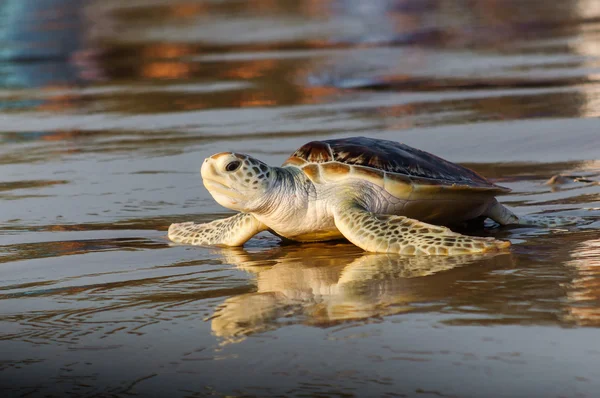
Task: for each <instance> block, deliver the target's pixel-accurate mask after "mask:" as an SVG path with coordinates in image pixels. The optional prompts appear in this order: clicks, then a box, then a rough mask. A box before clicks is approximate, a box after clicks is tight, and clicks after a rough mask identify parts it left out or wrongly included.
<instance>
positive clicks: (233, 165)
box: [225, 160, 242, 172]
mask: <svg viewBox="0 0 600 398" xmlns="http://www.w3.org/2000/svg"><path fill="white" fill-rule="evenodd" d="M241 165H242V162H240V161H239V160H234V161H233V162H229V163H227V166H225V171H229V172H232V171H236V170H237V169H239V168H240V166H241Z"/></svg>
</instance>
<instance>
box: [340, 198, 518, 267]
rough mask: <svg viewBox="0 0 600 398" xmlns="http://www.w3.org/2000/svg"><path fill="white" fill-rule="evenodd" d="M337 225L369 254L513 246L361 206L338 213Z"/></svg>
mask: <svg viewBox="0 0 600 398" xmlns="http://www.w3.org/2000/svg"><path fill="white" fill-rule="evenodd" d="M334 217H335V225H336V227H337V228H338V229H339V230H340V232H341V233H342V234H343V235H344V236H345V237H346V239H348V240H349V241H350V242H352V243H354V244H355V245H356V246H358V247H360V248H362V249H364V250H366V251H369V252H379V253H398V254H410V255H413V254H414V255H453V254H468V253H485V252H493V251H499V250H501V249H504V248H507V247H509V246H510V242H503V241H499V240H496V239H493V238H481V237H475V236H466V235H461V234H459V233H456V232H452V231H451V230H450V229H448V228H445V227H440V226H437V225H431V224H427V223H424V222H421V221H418V220H414V219H412V218H408V217H403V216H393V215H379V214H374V213H371V212H369V211H367V210H365V209H364V208H362V207H361V206H359V205H357V204H349V205H347V206H342V207H341V208H339V209H337V210H336V211H334Z"/></svg>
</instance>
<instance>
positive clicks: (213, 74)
mask: <svg viewBox="0 0 600 398" xmlns="http://www.w3.org/2000/svg"><path fill="white" fill-rule="evenodd" d="M451 3H452V5H450V3H449V2H443V1H437V0H427V1H417V0H405V1H402V0H398V1H387V2H386V1H376V2H367V1H364V2H360V1H352V0H337V1H334V0H329V1H312V0H304V1H296V2H288V1H267V0H255V1H251V2H238V1H219V2H209V1H191V0H187V1H182V0H177V1H168V0H152V1H147V0H144V1H141V0H139V1H137V0H136V1H128V2H120V1H112V0H109V1H90V2H85V3H84V2H78V1H75V0H8V1H5V2H3V3H2V4H0V15H2V17H3V18H2V19H1V20H0V21H1V22H0V59H1V62H0V82H1V88H0V98H1V102H0V106H1V108H0V121H1V123H0V393H1V394H2V396H7V397H12V396H42V395H44V396H126V395H141V396H165V397H166V396H168V397H173V396H188V397H192V396H207V395H213V396H272V395H279V396H283V395H285V396H319V397H322V396H364V395H367V394H370V395H389V396H414V395H418V396H452V397H477V396H505V397H515V396H523V397H532V396H545V397H550V396H555V397H594V396H597V394H598V391H600V381H599V380H600V366H599V365H600V349H599V348H598V344H597V340H598V339H597V336H598V332H599V329H598V328H599V327H600V232H599V229H600V184H598V181H600V133H599V131H600V123H599V122H598V119H597V116H598V115H600V82H599V81H598V77H599V76H600V73H599V72H600V45H599V44H598V43H599V39H600V33H599V32H600V6H599V5H598V4H597V2H595V1H592V0H579V1H578V0H568V1H562V2H548V1H545V0H544V1H542V0H537V1H527V2H522V1H512V0H511V1H508V0H507V1H501V2H498V1H491V0H490V1H486V0H479V1H476V2H472V1H457V2H451ZM125 4H126V5H125ZM352 135H366V136H372V137H379V138H385V139H392V140H396V141H403V142H405V143H407V144H409V145H413V146H416V147H419V148H421V149H424V150H427V151H430V152H433V153H435V154H437V155H439V156H442V157H444V158H447V159H449V160H452V161H455V162H459V163H461V164H465V165H467V166H469V167H471V168H473V169H474V170H477V171H478V172H481V173H482V174H484V175H486V176H487V177H489V178H491V179H492V180H493V181H495V182H497V183H499V184H501V185H504V186H508V187H510V188H512V189H513V192H512V193H511V194H510V195H507V196H504V197H501V198H500V200H501V201H502V202H503V203H505V204H507V205H509V206H510V207H511V208H512V209H513V210H514V211H515V212H516V213H517V214H519V215H526V214H535V213H550V214H558V215H567V216H578V217H581V222H579V223H578V224H577V225H572V226H566V227H557V228H540V227H531V228H498V227H497V226H495V225H493V224H488V225H487V227H488V228H487V229H486V230H483V231H473V233H477V234H482V235H487V236H495V237H497V238H500V239H508V240H511V241H512V243H513V246H512V249H511V252H510V253H507V254H502V255H495V256H494V255H490V256H470V257H453V258H416V257H398V256H388V255H378V254H368V253H364V252H362V251H361V250H360V249H358V248H356V247H354V246H352V245H350V244H348V243H344V242H335V243H322V244H304V245H287V244H282V243H281V242H280V241H279V240H278V239H277V238H275V237H273V236H271V235H269V234H260V235H259V236H257V237H255V238H254V239H252V240H250V241H249V242H248V243H247V244H246V245H245V246H244V248H237V249H218V248H204V247H186V246H180V245H173V244H170V243H169V242H168V240H167V239H166V229H167V227H168V225H169V224H170V223H172V222H178V221H184V220H193V221H196V222H202V221H209V220H213V219H215V218H220V217H224V216H227V215H228V214H231V212H229V211H228V210H226V209H223V208H221V207H220V206H218V205H217V204H216V203H215V202H214V200H213V199H212V198H211V197H210V195H209V194H208V193H207V191H206V190H205V189H204V188H203V186H202V182H201V179H200V176H199V173H198V170H199V167H200V165H201V162H202V159H203V158H205V157H206V156H209V155H211V154H212V153H215V152H219V151H223V150H235V151H241V152H246V153H250V154H253V155H256V156H259V157H260V158H261V159H263V160H265V161H267V162H268V163H271V164H279V163H281V162H283V161H284V160H285V158H286V157H287V155H289V153H291V152H292V151H293V150H294V149H296V148H297V147H298V146H300V145H301V144H303V143H305V142H307V141H310V140H313V139H322V138H332V137H344V136H352ZM558 174H561V175H564V176H566V177H565V178H564V179H563V183H561V184H553V185H549V184H547V183H546V182H547V181H548V180H549V179H550V178H551V177H552V176H555V175H558Z"/></svg>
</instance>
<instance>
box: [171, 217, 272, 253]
mask: <svg viewBox="0 0 600 398" xmlns="http://www.w3.org/2000/svg"><path fill="white" fill-rule="evenodd" d="M266 229H267V227H266V225H264V224H263V223H261V222H260V221H258V220H257V219H256V218H255V217H254V216H253V215H252V214H250V213H239V214H236V215H235V216H232V217H229V218H224V219H222V220H215V221H212V222H209V223H206V224H195V223H193V222H184V223H178V224H171V226H170V227H169V239H171V240H172V241H173V242H178V243H186V244H189V245H223V246H241V245H243V244H244V243H245V242H247V241H248V240H249V239H250V238H251V237H253V236H254V235H256V234H257V233H259V232H261V231H265V230H266Z"/></svg>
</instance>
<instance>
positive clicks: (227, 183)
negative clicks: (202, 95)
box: [169, 137, 519, 255]
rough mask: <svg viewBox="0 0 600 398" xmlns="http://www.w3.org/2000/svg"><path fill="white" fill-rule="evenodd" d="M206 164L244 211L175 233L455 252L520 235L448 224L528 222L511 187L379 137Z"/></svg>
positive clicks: (208, 179) (182, 238)
mask: <svg viewBox="0 0 600 398" xmlns="http://www.w3.org/2000/svg"><path fill="white" fill-rule="evenodd" d="M201 174H202V178H203V180H204V186H205V187H206V189H208V191H209V192H210V193H211V195H212V196H213V197H214V199H215V200H216V201H217V202H218V203H219V204H221V205H222V206H225V207H227V208H230V209H233V210H237V211H240V212H241V213H239V214H236V215H234V216H232V217H229V218H225V219H222V220H215V221H212V222H209V223H206V224H195V223H193V222H184V223H177V224H172V225H171V226H170V227H169V239H171V240H172V241H174V242H180V243H187V244H192V245H224V246H240V245H243V244H244V243H245V242H246V241H247V240H249V239H250V238H251V237H252V236H254V235H255V234H257V233H258V232H260V231H265V230H268V231H270V232H272V233H274V234H276V235H278V236H280V237H283V238H287V239H291V240H295V241H300V242H306V241H323V240H331V239H340V238H346V239H348V240H349V241H350V242H352V243H354V244H355V245H356V246H359V247H360V248H362V249H364V250H366V251H370V252H383V253H400V254H409V255H451V254H465V253H482V252H488V251H498V250H501V249H504V248H507V247H508V246H510V242H505V241H499V240H496V239H493V238H483V237H473V236H466V235H462V234H459V233H456V232H453V231H451V230H450V229H449V228H446V227H444V226H441V225H452V224H456V223H460V222H464V221H468V220H473V219H478V218H482V217H489V218H491V219H493V220H494V221H496V222H497V223H499V224H502V225H506V224H515V223H518V222H519V219H518V217H517V216H516V215H514V214H513V213H512V212H511V211H510V210H508V209H507V208H506V207H504V206H503V205H501V204H500V203H498V201H497V200H496V199H495V196H496V195H498V194H503V193H507V192H509V191H510V189H508V188H505V187H501V186H499V185H495V184H493V183H491V182H490V181H488V180H487V179H485V178H484V177H482V176H480V175H479V174H477V173H475V172H474V171H472V170H470V169H468V168H466V167H463V166H459V165H457V164H454V163H451V162H449V161H447V160H444V159H441V158H439V157H437V156H434V155H432V154H430V153H427V152H424V151H421V150H419V149H415V148H412V147H410V146H408V145H405V144H401V143H397V142H394V141H387V140H381V139H375V138H366V137H353V138H342V139H334V140H324V141H312V142H309V143H308V144H306V145H304V146H302V147H301V148H300V149H298V150H297V151H296V152H294V153H293V154H292V156H290V157H289V158H288V159H287V160H286V161H285V162H284V163H283V165H282V166H281V167H272V166H269V165H267V164H265V163H263V162H261V161H260V160H257V159H255V158H253V157H251V156H248V155H244V154H240V153H234V152H221V153H217V154H215V155H212V156H211V157H209V158H207V159H205V160H204V163H203V165H202V169H201Z"/></svg>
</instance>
